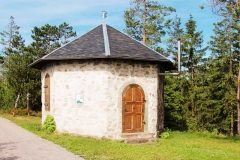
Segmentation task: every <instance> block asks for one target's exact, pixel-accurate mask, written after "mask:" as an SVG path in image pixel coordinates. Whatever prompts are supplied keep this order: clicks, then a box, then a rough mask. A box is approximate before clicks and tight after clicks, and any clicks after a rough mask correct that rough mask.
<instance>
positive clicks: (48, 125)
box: [42, 115, 56, 133]
mask: <svg viewBox="0 0 240 160" xmlns="http://www.w3.org/2000/svg"><path fill="white" fill-rule="evenodd" d="M42 129H43V130H45V131H47V132H48V133H52V132H54V131H55V130H56V123H55V120H54V118H53V116H51V115H47V117H46V119H45V121H44V123H43V126H42Z"/></svg>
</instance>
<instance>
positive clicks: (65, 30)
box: [58, 22, 77, 44]
mask: <svg viewBox="0 0 240 160" xmlns="http://www.w3.org/2000/svg"><path fill="white" fill-rule="evenodd" d="M58 28H59V34H60V37H61V39H62V41H61V43H62V44H66V43H68V42H69V39H70V38H72V37H76V36H77V34H76V32H73V27H72V26H69V24H67V23H66V22H64V23H62V24H60V25H59V27H58Z"/></svg>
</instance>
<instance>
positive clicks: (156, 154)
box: [0, 114, 240, 160]
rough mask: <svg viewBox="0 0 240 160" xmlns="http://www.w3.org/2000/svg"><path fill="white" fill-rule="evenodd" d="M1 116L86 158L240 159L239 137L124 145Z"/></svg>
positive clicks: (190, 136)
mask: <svg viewBox="0 0 240 160" xmlns="http://www.w3.org/2000/svg"><path fill="white" fill-rule="evenodd" d="M0 116H2V117H4V118H7V119H9V120H11V121H12V122H14V123H16V124H17V125H19V126H21V127H23V128H25V129H27V130H29V131H31V132H33V133H35V134H37V135H39V136H41V137H43V138H45V139H48V140H50V141H53V142H54V143H56V144H59V145H61V146H62V147H64V148H66V149H68V150H69V151H71V152H73V153H75V154H77V155H80V156H81V157H83V158H85V159H114V160H118V159H119V160H120V159H121V160H128V159H129V160H135V159H136V160H209V159H213V160H239V159H240V138H228V137H224V136H219V135H214V134H210V133H191V132H177V131H174V132H171V133H170V137H169V138H168V139H159V141H158V142H156V143H153V144H125V143H124V142H121V141H111V140H108V139H104V140H98V139H94V138H90V137H81V136H74V135H71V134H59V133H51V134H48V133H45V132H44V131H42V130H41V118H39V117H34V116H29V117H27V116H16V117H13V116H12V115H7V114H6V115H3V114H0Z"/></svg>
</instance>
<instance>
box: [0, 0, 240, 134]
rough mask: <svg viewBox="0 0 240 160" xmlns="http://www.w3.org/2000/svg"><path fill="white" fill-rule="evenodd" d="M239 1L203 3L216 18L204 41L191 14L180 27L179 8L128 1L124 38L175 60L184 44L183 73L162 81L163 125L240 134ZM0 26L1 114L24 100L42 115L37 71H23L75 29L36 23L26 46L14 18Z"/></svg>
mask: <svg viewBox="0 0 240 160" xmlns="http://www.w3.org/2000/svg"><path fill="white" fill-rule="evenodd" d="M239 3H240V2H239V0H209V1H208V5H207V7H210V8H211V9H212V11H213V13H211V14H214V15H216V16H218V17H219V18H218V19H217V21H216V23H214V24H213V26H214V28H213V34H212V35H211V36H210V40H209V41H208V42H207V43H206V42H204V38H203V37H204V35H203V32H202V31H201V30H198V28H197V21H196V20H195V19H194V15H192V14H190V15H189V17H188V20H187V22H185V23H183V24H182V22H181V17H178V16H177V14H174V13H176V12H177V9H175V8H173V7H171V6H166V5H163V4H161V3H159V2H158V1H148V0H134V1H131V3H130V5H129V8H127V9H125V10H124V13H122V14H123V19H124V22H125V28H124V29H123V32H124V33H126V34H127V35H129V36H130V37H132V38H134V39H136V40H137V41H140V42H141V43H143V44H145V45H147V46H149V47H151V48H152V49H154V50H156V51H158V52H159V53H161V54H163V55H164V56H167V57H169V58H170V59H171V60H172V61H173V62H175V61H176V56H177V41H178V40H179V39H180V40H181V55H182V57H181V66H182V72H181V74H180V75H179V76H176V77H173V76H166V77H165V127H166V128H169V129H172V130H194V131H205V130H207V131H210V132H218V133H223V134H228V135H232V136H233V135H236V134H238V133H239V130H240V129H239V125H238V123H239V121H240V118H239V106H238V103H239V102H238V98H237V93H238V88H239V86H238V75H239V58H240V57H239V55H240V54H239V53H240V34H239V33H240V32H239V31H240V17H239V15H240V4H239ZM205 7H206V5H205V4H203V5H200V6H199V8H200V9H204V8H205ZM203 12H204V10H203ZM173 14H174V15H176V16H173ZM5 26H6V28H5V30H3V31H1V32H0V34H1V41H0V43H1V48H2V50H1V55H0V64H1V74H0V76H1V77H0V78H1V80H0V99H1V101H0V109H8V108H13V107H14V108H26V106H27V100H28V99H29V106H30V108H31V109H32V110H41V91H40V88H41V81H40V71H39V70H35V69H32V68H29V67H27V66H28V65H29V64H31V63H32V62H34V61H35V60H37V59H38V58H40V57H42V56H44V55H46V54H48V53H50V52H51V51H53V50H54V49H56V48H58V47H60V46H62V45H64V44H66V43H67V42H69V41H70V40H72V39H73V38H74V37H76V32H75V31H74V30H73V27H72V26H70V25H69V24H68V23H66V22H63V23H61V24H59V25H51V24H45V25H43V26H38V27H36V26H35V27H33V28H32V30H31V33H32V34H31V40H28V41H29V44H25V40H24V38H23V37H22V36H21V34H20V32H19V30H20V27H19V26H18V25H17V24H16V23H15V19H14V17H13V16H10V19H9V22H8V23H7V24H6V25H5ZM173 72H176V71H173ZM28 93H30V96H29V94H28ZM27 95H28V96H27ZM239 124H240V123H239Z"/></svg>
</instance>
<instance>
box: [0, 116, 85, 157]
mask: <svg viewBox="0 0 240 160" xmlns="http://www.w3.org/2000/svg"><path fill="white" fill-rule="evenodd" d="M0 160H83V158H81V157H79V156H77V155H74V154H73V153H71V152H69V151H67V150H66V149H64V148H62V147H60V146H58V145H56V144H54V143H53V142H50V141H47V140H45V139H42V138H40V137H38V136H36V135H35V134H33V133H30V132H28V131H26V130H24V129H22V128H21V127H19V126H17V125H15V124H14V123H12V122H11V121H9V120H7V119H4V118H0Z"/></svg>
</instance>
